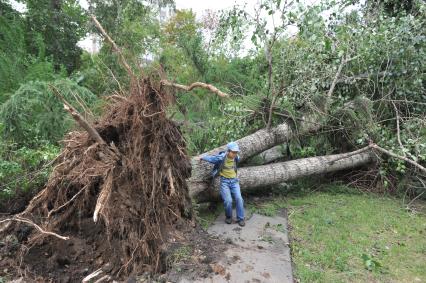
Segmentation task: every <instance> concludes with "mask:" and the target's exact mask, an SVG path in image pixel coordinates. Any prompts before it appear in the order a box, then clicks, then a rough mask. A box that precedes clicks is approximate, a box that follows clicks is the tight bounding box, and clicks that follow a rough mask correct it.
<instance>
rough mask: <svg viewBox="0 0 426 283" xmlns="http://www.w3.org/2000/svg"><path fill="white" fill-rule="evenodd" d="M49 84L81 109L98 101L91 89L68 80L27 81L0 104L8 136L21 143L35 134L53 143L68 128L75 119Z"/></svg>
mask: <svg viewBox="0 0 426 283" xmlns="http://www.w3.org/2000/svg"><path fill="white" fill-rule="evenodd" d="M50 85H51V86H53V87H55V88H57V89H58V90H59V91H60V93H61V94H62V95H63V96H64V97H65V99H66V100H67V101H68V102H70V103H71V104H72V105H73V106H74V107H76V108H77V109H78V110H79V111H80V113H85V111H90V109H91V108H94V107H95V105H96V103H99V100H98V99H97V97H96V96H95V95H94V94H93V93H91V92H90V91H89V90H87V89H86V88H83V87H80V86H78V85H77V84H76V83H74V82H72V81H70V80H65V79H64V80H57V81H54V82H52V83H47V82H29V83H26V84H24V85H22V86H21V87H20V88H19V89H18V90H17V91H16V92H15V93H14V94H13V95H12V96H11V97H10V99H9V100H8V101H7V102H6V103H4V104H3V105H1V108H0V123H2V124H3V127H4V128H3V136H4V137H5V138H6V139H7V140H12V141H13V142H15V143H18V144H21V145H25V144H28V145H34V143H35V139H37V138H38V139H42V140H49V141H50V142H52V143H55V142H57V141H58V140H59V139H60V138H62V136H63V135H64V133H65V132H67V131H69V129H70V128H71V126H72V125H73V123H74V122H73V120H72V118H71V117H70V115H69V114H68V113H67V112H66V111H64V109H63V104H62V102H61V101H60V100H59V98H57V97H56V96H55V95H54V94H53V92H52V90H51V88H50ZM83 107H84V108H83ZM87 114H89V115H90V112H89V113H86V115H87Z"/></svg>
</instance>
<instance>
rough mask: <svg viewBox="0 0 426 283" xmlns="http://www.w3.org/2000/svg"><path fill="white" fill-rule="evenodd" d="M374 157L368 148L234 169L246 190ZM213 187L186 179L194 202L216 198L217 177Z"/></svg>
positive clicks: (354, 163)
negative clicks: (355, 152) (188, 181)
mask: <svg viewBox="0 0 426 283" xmlns="http://www.w3.org/2000/svg"><path fill="white" fill-rule="evenodd" d="M374 160H375V155H374V154H373V153H372V152H371V151H365V152H361V153H357V154H351V153H343V154H335V155H327V156H317V157H310V158H303V159H298V160H292V161H287V162H280V163H273V164H269V165H262V166H253V167H243V168H240V169H239V170H238V178H239V179H240V186H241V189H242V191H250V190H252V189H256V188H265V187H268V186H271V185H275V184H279V183H282V182H285V181H290V180H294V179H298V178H301V177H306V176H310V175H315V174H324V173H329V172H335V171H339V170H343V169H350V168H355V167H358V166H361V165H365V164H368V163H370V162H373V161H374ZM210 186H211V184H210ZM213 186H214V189H213V188H212V187H210V188H209V183H207V182H195V181H194V182H190V183H189V189H190V195H191V196H192V197H194V198H195V199H196V200H197V201H207V200H212V199H217V198H218V197H219V194H218V193H219V191H218V187H219V179H218V178H216V179H215V182H214V184H213Z"/></svg>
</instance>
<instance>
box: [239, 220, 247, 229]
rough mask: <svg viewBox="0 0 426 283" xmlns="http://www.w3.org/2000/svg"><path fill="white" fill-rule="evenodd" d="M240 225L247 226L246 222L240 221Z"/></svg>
mask: <svg viewBox="0 0 426 283" xmlns="http://www.w3.org/2000/svg"><path fill="white" fill-rule="evenodd" d="M238 225H240V226H241V227H244V226H246V223H245V222H244V220H240V221H238Z"/></svg>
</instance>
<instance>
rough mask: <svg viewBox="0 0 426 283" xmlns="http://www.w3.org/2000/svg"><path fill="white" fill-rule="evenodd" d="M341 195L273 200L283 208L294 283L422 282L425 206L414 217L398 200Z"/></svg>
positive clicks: (424, 273) (425, 277)
mask: <svg viewBox="0 0 426 283" xmlns="http://www.w3.org/2000/svg"><path fill="white" fill-rule="evenodd" d="M342 189H343V190H342ZM336 190H338V191H340V192H339V193H336ZM344 190H345V187H343V188H342V187H334V188H333V187H332V188H329V189H328V191H326V192H317V193H312V194H306V195H304V196H299V197H291V198H288V199H287V200H285V201H284V200H283V199H282V200H281V201H282V202H281V203H276V202H277V201H274V202H275V204H274V207H280V206H286V205H287V207H288V215H289V223H290V226H291V227H290V237H291V239H292V241H291V249H292V257H293V261H294V263H295V276H296V278H298V279H299V281H300V282H426V214H425V208H426V204H425V203H423V204H422V205H420V208H419V209H420V210H421V211H417V212H413V211H408V210H406V209H404V207H403V206H402V201H401V200H399V199H394V198H390V197H380V196H377V195H372V194H359V193H354V194H350V193H342V192H341V191H344ZM346 191H347V189H346Z"/></svg>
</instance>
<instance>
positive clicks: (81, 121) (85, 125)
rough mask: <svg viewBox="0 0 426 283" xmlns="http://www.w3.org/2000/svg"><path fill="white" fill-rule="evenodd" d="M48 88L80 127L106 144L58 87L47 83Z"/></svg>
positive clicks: (97, 140)
mask: <svg viewBox="0 0 426 283" xmlns="http://www.w3.org/2000/svg"><path fill="white" fill-rule="evenodd" d="M49 86H50V89H52V91H53V93H54V94H55V95H56V97H58V98H59V99H60V100H62V102H63V103H64V109H65V110H67V111H68V112H69V113H70V114H71V116H72V117H73V118H74V120H75V121H76V122H77V123H78V124H79V125H80V126H81V127H82V128H84V129H85V130H86V131H87V132H88V133H89V135H90V136H91V137H92V138H93V139H94V140H95V141H96V142H98V143H99V144H106V142H105V141H104V140H103V139H102V137H101V136H100V135H99V133H98V131H96V129H95V128H93V127H92V126H91V125H90V124H89V123H88V122H87V121H86V120H85V119H84V118H83V117H82V116H81V115H80V113H78V111H77V110H76V109H74V107H72V106H71V104H69V103H68V101H66V100H65V98H64V97H63V96H62V95H61V94H60V93H59V91H58V89H57V88H56V87H55V86H53V85H49Z"/></svg>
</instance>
